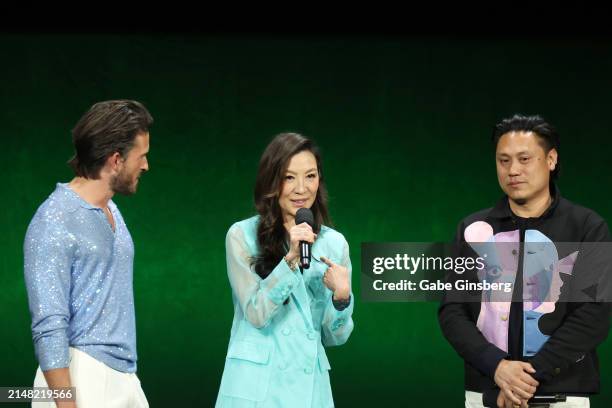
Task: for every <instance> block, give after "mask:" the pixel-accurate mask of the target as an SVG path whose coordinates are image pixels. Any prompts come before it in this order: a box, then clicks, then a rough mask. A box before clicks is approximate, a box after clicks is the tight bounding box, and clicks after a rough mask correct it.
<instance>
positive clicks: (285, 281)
mask: <svg viewBox="0 0 612 408" xmlns="http://www.w3.org/2000/svg"><path fill="white" fill-rule="evenodd" d="M243 234H244V232H243V231H242V229H241V228H240V227H239V226H238V225H236V224H234V225H233V226H232V227H231V228H230V229H229V231H228V233H227V237H226V241H225V250H226V258H227V274H228V277H229V281H230V285H231V287H232V293H233V299H234V302H238V304H239V305H240V308H241V309H242V313H243V314H244V316H245V318H246V319H247V320H248V321H249V322H250V323H251V324H252V325H253V326H254V327H257V328H262V327H265V326H267V325H268V324H269V323H270V321H271V319H272V317H273V316H274V315H275V313H276V312H277V311H278V310H279V307H281V306H282V304H283V302H284V301H285V300H286V299H287V298H288V297H289V295H290V294H291V292H292V291H293V288H295V287H296V286H297V285H298V283H299V278H298V277H297V275H296V273H295V272H294V271H292V270H291V269H290V268H289V266H288V265H287V263H286V262H285V260H284V259H281V261H280V262H279V264H278V265H277V266H276V267H275V268H274V269H273V270H272V272H271V273H270V275H268V276H267V277H266V278H265V279H261V278H260V277H259V275H257V274H256V273H255V271H254V269H253V267H252V266H251V262H250V261H251V255H250V253H249V251H248V249H247V245H246V242H245V239H244V235H243Z"/></svg>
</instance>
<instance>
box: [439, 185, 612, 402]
mask: <svg viewBox="0 0 612 408" xmlns="http://www.w3.org/2000/svg"><path fill="white" fill-rule="evenodd" d="M551 193H552V195H553V202H552V204H551V206H550V207H549V208H548V210H547V211H546V212H545V213H544V214H543V215H542V216H540V217H538V218H520V217H518V216H516V215H514V214H513V213H512V211H511V210H510V207H509V204H508V199H507V197H504V198H502V199H501V200H500V201H499V202H498V203H497V205H496V206H495V207H494V208H489V209H486V210H483V211H480V212H477V213H475V214H472V215H470V216H469V217H467V218H465V219H464V220H463V221H462V222H461V223H460V224H459V227H458V231H457V236H456V237H455V239H456V241H455V242H456V243H457V246H461V244H462V243H464V242H465V239H464V231H465V229H466V228H467V227H468V226H469V225H471V224H472V223H474V222H476V221H484V222H486V223H488V224H490V225H491V226H492V228H493V232H494V233H499V232H507V231H516V232H517V236H520V241H521V242H523V241H524V237H525V231H529V230H535V231H539V232H540V233H542V234H544V235H545V236H547V237H548V238H549V239H550V240H552V241H553V242H554V243H558V242H576V243H579V242H607V241H610V233H609V230H608V226H607V224H606V222H605V221H604V220H603V219H602V218H601V217H600V216H599V215H597V214H596V213H595V212H593V211H592V210H589V209H587V208H584V207H581V206H578V205H576V204H573V203H571V202H570V201H568V200H566V199H564V198H562V197H561V196H560V194H559V193H558V189H557V188H555V187H554V186H552V188H551ZM559 257H560V258H561V256H559ZM577 262H579V261H577ZM518 265H519V267H518V268H519V270H518V271H517V275H516V282H522V272H521V269H522V262H519V263H518ZM515 287H522V284H521V285H515ZM521 299H522V295H521V297H518V299H517V297H516V296H514V294H513V296H512V300H513V302H512V304H511V306H510V313H509V316H508V317H507V320H508V323H507V327H508V342H507V350H502V349H501V348H500V347H498V346H496V345H495V344H492V342H490V341H489V340H487V338H486V337H485V335H484V334H483V333H482V332H481V331H480V330H479V329H478V327H477V325H476V322H477V321H478V317H479V314H480V313H481V304H480V303H476V302H456V301H449V299H448V298H445V299H444V300H443V301H442V303H441V305H440V308H439V310H438V320H439V323H440V326H441V329H442V332H443V334H444V336H445V337H446V339H447V340H448V341H449V343H450V344H451V345H452V346H453V348H454V349H455V350H456V351H457V353H458V354H459V355H460V356H461V357H462V358H463V360H464V361H465V389H466V390H469V391H476V392H481V393H483V394H484V397H483V399H484V404H485V405H486V406H493V407H495V406H496V402H495V401H496V398H497V395H498V393H499V388H497V386H496V384H495V382H494V380H493V377H494V374H495V370H496V368H497V365H498V364H499V362H500V361H501V360H502V359H504V358H506V359H509V360H522V361H530V362H531V364H532V365H533V367H534V368H535V369H536V374H535V375H534V377H535V378H536V379H537V380H538V381H539V382H540V386H539V387H538V389H537V391H536V394H538V395H542V394H553V393H560V394H566V395H588V394H592V393H597V392H599V362H598V358H597V353H596V350H595V349H596V347H597V346H598V345H599V344H600V343H601V342H603V341H604V340H605V338H606V337H607V335H608V330H609V326H610V316H611V314H610V311H611V307H610V303H602V302H599V303H595V302H588V303H586V302H582V303H577V302H574V303H569V302H559V303H556V305H555V306H556V307H555V311H554V312H553V313H550V314H549V315H546V327H547V330H548V333H549V334H550V337H549V338H548V340H547V341H546V342H545V343H544V344H543V345H542V346H541V348H540V349H539V350H538V351H537V352H536V353H535V355H532V356H530V357H524V353H523V344H524V343H523V340H524V339H523V328H524V327H523V326H524V320H523V318H524V316H523V303H522V301H520V300H521ZM516 300H518V301H516ZM541 320H543V319H541ZM541 325H542V322H540V326H541Z"/></svg>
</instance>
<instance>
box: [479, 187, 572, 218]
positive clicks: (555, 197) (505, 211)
mask: <svg viewBox="0 0 612 408" xmlns="http://www.w3.org/2000/svg"><path fill="white" fill-rule="evenodd" d="M550 195H551V197H552V203H551V204H550V206H549V207H548V208H547V209H546V211H544V213H543V214H542V215H540V216H539V217H534V218H529V219H530V220H534V221H535V220H540V219H545V218H548V217H550V216H551V215H552V214H553V213H554V211H555V209H556V208H557V206H558V205H559V200H560V199H561V193H560V192H559V187H557V185H556V184H555V183H550ZM489 216H491V217H493V218H500V219H501V218H514V219H517V218H521V217H519V216H518V215H516V214H514V213H513V212H512V210H511V209H510V203H509V202H508V196H507V195H504V196H503V197H502V198H501V199H500V200H499V201H498V202H497V204H496V205H495V207H493V209H492V210H491V212H490V213H489Z"/></svg>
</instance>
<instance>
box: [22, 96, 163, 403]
mask: <svg viewBox="0 0 612 408" xmlns="http://www.w3.org/2000/svg"><path fill="white" fill-rule="evenodd" d="M152 123H153V118H152V117H151V115H150V114H149V112H148V111H147V109H146V108H145V107H144V106H143V105H142V104H140V103H139V102H136V101H129V100H114V101H106V102H100V103H96V104H95V105H93V106H92V107H91V108H90V109H89V111H87V112H86V113H85V115H84V116H83V117H82V118H81V119H80V120H79V122H78V123H77V124H76V126H75V127H74V129H73V131H72V139H73V144H74V148H75V154H74V157H73V158H72V159H71V160H70V161H69V164H70V166H71V167H72V169H73V170H74V172H75V174H76V177H75V178H74V179H72V181H70V183H58V184H57V187H56V189H55V191H53V193H52V194H51V195H50V196H49V197H48V198H47V200H45V202H44V203H43V204H42V205H41V206H40V207H39V208H38V211H37V212H36V214H35V215H34V218H33V219H32V221H31V222H30V225H29V227H28V230H27V233H26V237H25V242H24V271H25V281H26V286H27V292H28V299H29V306H30V314H31V317H32V337H33V341H34V348H35V352H36V357H37V359H38V362H39V364H40V367H39V368H38V370H37V373H36V378H35V380H34V386H35V387H47V386H48V387H49V388H51V389H60V388H66V387H74V388H75V391H76V392H75V394H76V400H75V401H60V400H57V399H56V403H57V407H59V408H68V407H70V408H74V407H76V406H78V407H81V408H82V407H111V406H112V407H126V408H127V407H134V408H142V407H148V403H147V399H146V397H145V395H144V393H143V391H142V389H141V387H140V381H139V380H138V377H137V376H136V360H137V358H136V325H135V316H134V295H133V289H132V275H133V257H134V245H133V242H132V238H131V236H130V233H129V231H128V229H127V226H126V225H125V222H124V220H123V218H122V216H121V213H120V212H119V209H118V208H117V206H116V205H115V203H113V201H112V197H113V195H114V194H115V193H119V194H124V195H131V194H134V193H135V192H136V189H137V186H138V179H139V177H140V175H141V174H142V173H143V172H145V171H147V170H148V169H149V165H148V163H147V153H148V151H149V127H150V126H151V124H152ZM33 405H34V406H49V407H52V406H53V407H54V406H55V403H54V402H50V403H49V402H47V403H42V402H41V403H39V402H35V403H33Z"/></svg>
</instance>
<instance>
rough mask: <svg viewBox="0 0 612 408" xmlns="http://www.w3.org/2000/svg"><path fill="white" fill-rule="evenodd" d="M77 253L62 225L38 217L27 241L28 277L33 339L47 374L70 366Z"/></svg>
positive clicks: (26, 260) (25, 257) (25, 267)
mask: <svg viewBox="0 0 612 408" xmlns="http://www.w3.org/2000/svg"><path fill="white" fill-rule="evenodd" d="M58 224H59V223H58ZM73 251H74V245H73V244H72V242H71V239H70V237H69V235H68V234H67V233H66V231H65V229H64V228H62V227H61V224H59V225H54V224H53V222H52V220H51V219H50V218H49V217H42V216H35V217H34V219H33V220H32V222H31V223H30V226H29V228H28V231H27V233H26V237H25V241H24V274H25V282H26V288H27V293H28V302H29V307H30V315H31V317H32V339H33V341H34V349H35V351H36V357H37V358H38V362H39V364H40V368H41V370H43V371H47V370H51V369H55V368H63V367H68V366H69V362H70V361H69V353H68V336H67V333H66V329H67V327H68V323H69V316H70V312H69V296H70V279H71V278H70V273H71V265H72V258H73Z"/></svg>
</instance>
